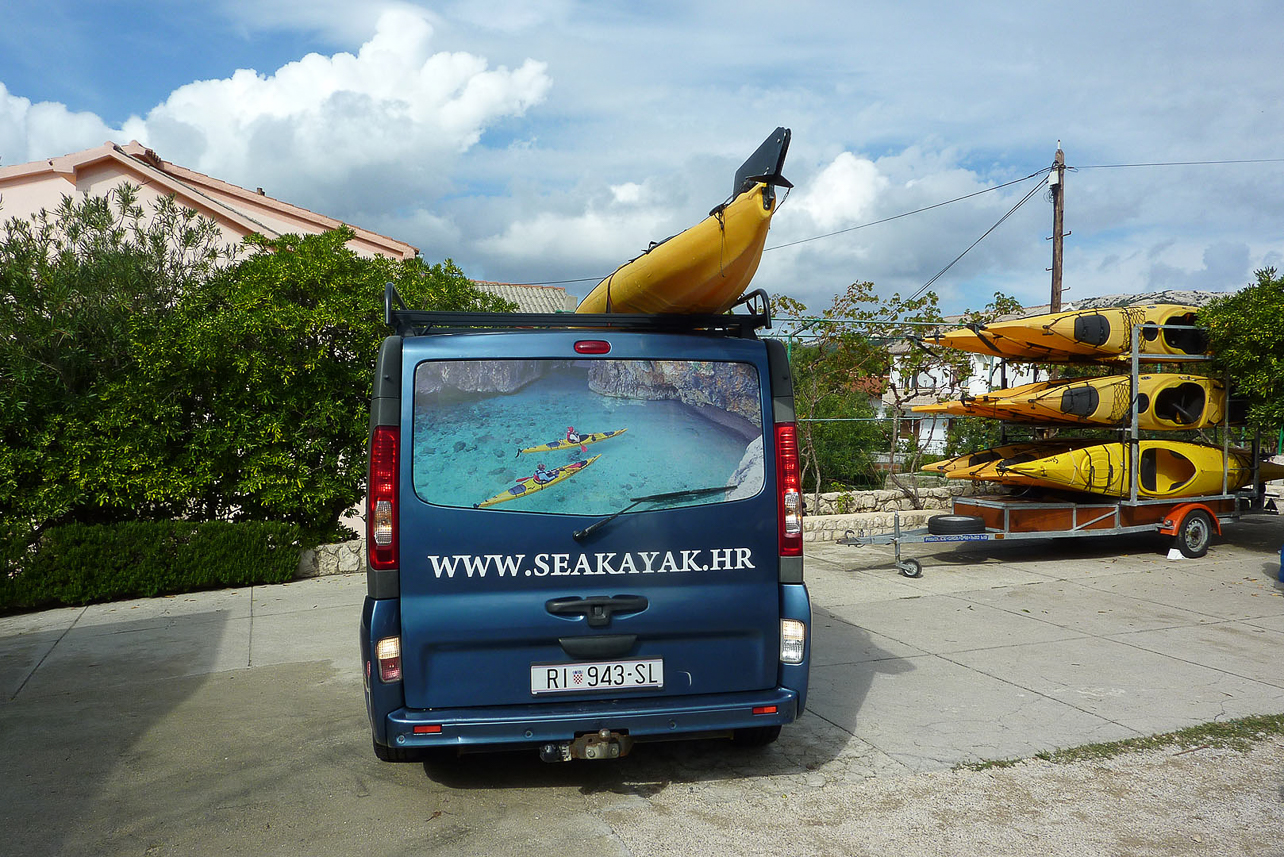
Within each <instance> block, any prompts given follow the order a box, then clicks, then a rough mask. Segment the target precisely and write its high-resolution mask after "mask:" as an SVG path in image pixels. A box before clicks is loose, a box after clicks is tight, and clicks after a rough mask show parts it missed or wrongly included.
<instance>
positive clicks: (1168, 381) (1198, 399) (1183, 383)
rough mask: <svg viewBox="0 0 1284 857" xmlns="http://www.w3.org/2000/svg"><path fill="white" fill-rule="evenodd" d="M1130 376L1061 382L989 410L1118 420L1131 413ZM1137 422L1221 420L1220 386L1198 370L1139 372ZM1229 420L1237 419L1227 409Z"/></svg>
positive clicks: (1033, 418) (1036, 418)
mask: <svg viewBox="0 0 1284 857" xmlns="http://www.w3.org/2000/svg"><path fill="white" fill-rule="evenodd" d="M1131 389H1132V379H1131V378H1130V377H1129V376H1127V375H1107V376H1105V377H1102V378H1084V379H1081V380H1078V381H1074V382H1071V383H1069V384H1066V385H1064V386H1061V387H1058V388H1055V389H1049V390H1043V391H1035V392H1018V391H1017V390H1015V389H1014V390H1012V391H1011V395H1008V396H1004V397H1002V398H1000V399H999V400H998V401H997V402H996V403H995V409H996V410H997V411H1000V412H1002V413H1003V414H1005V416H1004V418H1005V419H1009V420H1020V421H1023V422H1050V423H1059V424H1077V425H1103V426H1104V425H1122V424H1126V423H1128V422H1129V421H1130V420H1131V418H1132V399H1131V395H1132V393H1131ZM1137 397H1138V398H1137V410H1138V414H1137V419H1138V426H1139V427H1140V428H1142V429H1144V430H1147V431H1168V430H1181V429H1198V428H1208V427H1210V426H1217V425H1221V424H1222V423H1223V422H1224V421H1225V420H1226V385H1225V384H1224V383H1223V382H1221V381H1218V380H1217V379H1215V378H1205V377H1203V376H1200V375H1175V374H1172V375H1159V374H1156V375H1140V376H1138V378H1137ZM1232 417H1233V418H1232V422H1234V423H1237V424H1238V423H1239V422H1242V418H1243V415H1242V414H1233V415H1232Z"/></svg>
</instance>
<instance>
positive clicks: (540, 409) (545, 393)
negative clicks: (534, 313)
mask: <svg viewBox="0 0 1284 857" xmlns="http://www.w3.org/2000/svg"><path fill="white" fill-rule="evenodd" d="M762 409H763V405H762V394H761V388H760V386H759V382H758V375H757V370H756V369H755V368H754V367H753V366H751V365H749V364H743V363H732V362H714V361H681V360H610V359H602V360H584V361H582V360H505V359H495V360H451V361H426V362H423V363H420V364H419V365H418V366H417V367H416V369H415V397H414V436H413V442H412V451H411V454H412V456H413V461H412V468H411V471H412V474H413V484H414V490H415V494H416V495H417V496H418V497H419V498H420V499H421V500H423V501H424V502H426V503H431V504H433V505H438V506H455V507H463V508H477V509H496V508H498V509H502V510H506V511H521V512H540V513H555V514H573V515H602V514H611V513H612V512H615V511H618V510H620V509H622V508H624V507H626V506H630V505H631V504H634V503H635V502H636V501H638V499H639V498H652V497H655V496H657V495H663V496H664V497H665V500H664V505H665V506H666V507H675V506H687V505H696V504H705V503H720V502H728V501H731V500H737V499H741V498H745V497H752V496H754V495H755V494H757V493H758V492H759V491H761V490H762V486H763V483H764V469H763V468H764V458H763V425H762V413H763V410H762ZM657 502H658V501H657ZM654 507H655V505H654V503H648V502H643V503H639V504H637V508H638V509H639V510H646V509H648V508H654Z"/></svg>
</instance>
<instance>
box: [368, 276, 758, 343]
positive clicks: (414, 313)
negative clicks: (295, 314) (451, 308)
mask: <svg viewBox="0 0 1284 857" xmlns="http://www.w3.org/2000/svg"><path fill="white" fill-rule="evenodd" d="M742 305H743V306H745V307H746V308H747V310H748V311H747V312H745V313H738V314H737V313H732V312H726V313H721V314H717V315H707V314H700V315H685V314H680V313H654V314H650V313H617V312H610V313H583V314H581V313H571V312H434V311H430V310H415V309H408V308H407V307H406V302H405V301H404V300H402V298H401V294H400V293H398V291H397V289H396V287H395V286H394V285H393V284H392V283H387V284H386V285H385V286H384V291H383V317H384V322H385V323H386V324H387V325H388V326H389V327H391V328H392V329H393V330H394V331H395V332H396V333H397V334H398V335H400V336H422V335H426V334H429V333H444V332H446V331H447V330H453V329H457V328H487V329H494V328H525V329H531V328H542V329H566V328H585V329H604V328H605V329H609V330H625V331H650V332H653V333H707V334H711V335H715V336H738V337H740V338H742V339H755V338H757V337H756V335H755V333H754V331H756V330H759V329H763V328H766V329H770V328H771V300H770V298H768V296H767V293H766V292H765V291H763V290H762V289H755V290H754V291H752V292H749V293H747V294H745V295H744V297H742V298H741V299H740V300H738V301H736V303H735V304H733V307H732V308H735V307H738V306H742Z"/></svg>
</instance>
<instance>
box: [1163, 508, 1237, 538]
mask: <svg viewBox="0 0 1284 857" xmlns="http://www.w3.org/2000/svg"><path fill="white" fill-rule="evenodd" d="M1196 509H1198V510H1200V511H1202V512H1204V513H1205V514H1207V515H1208V517H1209V518H1211V519H1212V522H1213V532H1214V533H1216V534H1217V535H1219V536H1220V535H1221V534H1222V522H1221V521H1219V520H1218V519H1217V513H1216V512H1214V511H1213V510H1212V509H1210V508H1208V507H1207V506H1205V505H1204V504H1203V503H1181V504H1179V505H1177V506H1173V508H1172V510H1171V511H1169V513H1168V514H1167V515H1165V516H1164V520H1163V522H1162V523H1160V525H1159V532H1161V533H1163V534H1164V535H1165V536H1175V535H1177V528H1178V527H1180V526H1181V522H1182V521H1184V520H1186V516H1187V515H1189V514H1190V513H1191V512H1193V511H1195V510H1196Z"/></svg>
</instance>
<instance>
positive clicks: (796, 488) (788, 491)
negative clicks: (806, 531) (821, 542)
mask: <svg viewBox="0 0 1284 857" xmlns="http://www.w3.org/2000/svg"><path fill="white" fill-rule="evenodd" d="M776 485H777V490H779V492H780V499H779V503H778V505H779V507H780V525H779V526H780V555H781V556H802V552H803V538H802V480H801V478H800V477H799V471H798V428H797V426H795V425H794V424H793V423H778V424H777V425H776Z"/></svg>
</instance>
